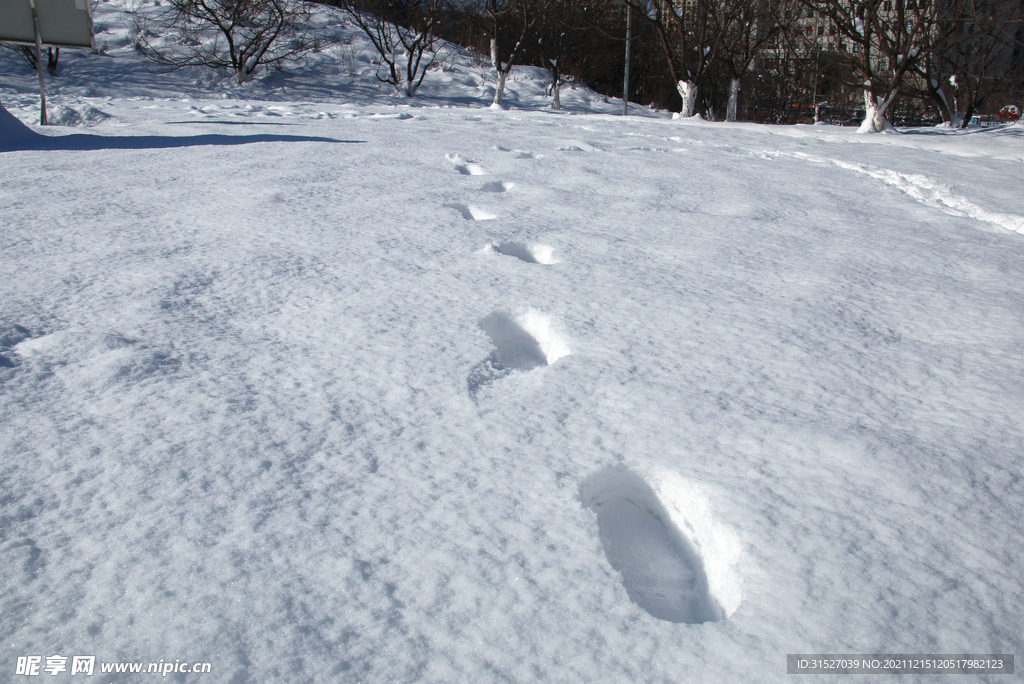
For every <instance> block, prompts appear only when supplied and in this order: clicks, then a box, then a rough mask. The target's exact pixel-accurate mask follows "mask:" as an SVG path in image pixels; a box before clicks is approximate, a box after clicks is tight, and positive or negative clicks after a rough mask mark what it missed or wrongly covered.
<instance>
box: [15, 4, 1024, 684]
mask: <svg viewBox="0 0 1024 684" xmlns="http://www.w3.org/2000/svg"><path fill="white" fill-rule="evenodd" d="M325 16H327V17H328V18H329V17H330V16H331V15H329V14H328V15H325ZM325 21H326V19H325ZM97 22H98V27H99V29H98V30H99V33H98V36H99V39H100V42H101V43H102V42H108V43H109V45H108V49H107V50H106V51H104V53H103V54H99V55H92V54H89V53H87V52H77V53H74V52H72V51H66V54H65V52H62V54H61V63H62V69H63V71H62V73H61V75H60V76H59V77H57V78H55V79H48V81H47V88H48V95H49V98H50V105H51V114H52V115H55V116H54V118H55V119H56V120H57V121H58V123H60V124H62V125H59V126H51V127H47V128H45V129H42V128H40V127H37V126H33V127H32V128H31V130H30V129H29V128H27V127H25V126H24V125H23V123H22V122H26V123H29V124H31V123H33V122H34V121H35V120H36V118H37V117H38V110H37V107H38V95H37V93H36V87H37V82H36V81H35V78H36V77H35V75H34V74H33V73H32V72H30V71H28V70H27V68H25V67H24V65H23V64H22V63H21V62H19V61H18V58H17V57H16V56H15V55H14V54H13V53H9V52H6V51H4V53H3V54H0V66H2V74H3V75H2V76H0V101H2V103H3V105H4V107H6V109H7V110H8V111H9V112H11V114H10V115H8V116H6V117H4V118H2V119H0V165H2V169H3V179H2V185H0V212H2V214H0V219H2V220H0V226H2V227H0V236H2V238H3V258H2V259H0V416H2V419H0V483H2V484H0V550H2V553H0V567H2V572H0V575H2V577H3V578H4V581H3V582H2V583H0V637H2V643H3V648H4V653H5V655H4V658H3V659H2V661H0V680H3V681H7V680H8V679H14V678H15V675H14V671H15V670H14V668H15V660H16V658H17V657H18V656H24V655H41V656H50V655H54V654H62V655H65V656H72V655H95V656H96V657H97V660H98V661H145V662H149V661H157V660H159V659H164V660H168V659H169V660H171V661H173V660H174V659H181V660H188V661H202V662H209V663H211V664H212V671H211V673H210V674H208V675H203V676H199V675H189V676H184V675H179V676H178V679H176V681H190V682H192V681H195V682H199V681H203V682H236V683H237V682H253V683H256V682H260V683H264V682H310V681H317V682H466V683H474V684H476V683H484V682H508V681H514V682H545V683H549V682H551V683H554V682H567V683H568V682H572V683H578V682H609V683H612V682H615V683H621V682H688V681H705V682H716V683H718V682H757V683H760V682H782V681H788V680H789V679H791V678H792V677H793V675H788V676H787V675H786V654H787V653H922V654H948V653H979V654H984V653H1016V654H1017V655H1020V654H1022V653H1024V648H1022V646H1024V636H1022V635H1024V610H1022V609H1021V606H1022V605H1024V579H1022V578H1024V572H1022V570H1021V569H1022V568H1024V554H1022V544H1021V539H1022V532H1024V524H1022V514H1021V511H1024V486H1022V461H1021V455H1022V449H1024V419H1022V416H1024V234H1022V232H1024V197H1022V195H1021V187H1022V186H1021V177H1022V171H1024V126H1019V125H1014V126H1010V125H1008V126H1001V127H994V128H990V129H984V130H982V129H968V130H963V131H960V130H950V129H919V130H903V131H902V132H900V133H898V134H891V135H871V136H867V135H858V134H857V133H856V129H855V128H836V127H829V126H796V127H771V126H756V125H751V124H724V123H714V122H707V121H701V120H680V119H677V120H673V119H672V118H671V116H670V114H669V113H667V112H657V111H649V110H646V109H643V108H640V107H636V110H635V115H634V116H629V117H621V116H616V115H615V112H618V111H621V102H619V103H616V101H615V100H614V99H610V100H608V99H606V98H604V97H603V96H599V95H595V94H594V93H592V92H590V91H587V90H586V89H584V88H574V89H573V88H566V89H565V90H564V91H563V93H562V96H561V99H562V103H563V105H565V107H566V109H565V110H564V111H561V112H552V111H550V110H549V109H548V105H549V104H550V98H546V97H545V96H544V87H545V78H546V75H545V74H544V72H543V71H541V70H534V69H518V68H517V69H516V70H514V71H513V76H512V80H511V82H510V83H509V92H508V93H507V94H506V99H505V103H506V104H505V108H504V109H492V108H490V107H489V105H490V102H491V96H492V95H493V75H492V74H490V73H489V72H488V70H487V68H486V64H484V66H474V60H473V58H472V56H471V55H469V54H468V53H465V52H458V53H454V54H453V56H452V58H451V59H450V60H449V61H448V63H447V66H446V67H445V68H444V69H438V70H436V71H434V72H431V73H430V74H429V75H428V77H427V79H426V81H424V86H423V89H422V91H421V95H420V96H419V97H417V98H413V99H408V100H401V99H396V98H395V97H393V96H392V95H391V94H390V92H389V90H388V88H387V87H386V86H384V85H382V84H379V83H377V82H376V80H375V79H374V78H373V75H372V73H373V68H372V66H371V65H369V63H368V59H369V57H368V54H369V53H367V52H366V51H365V45H364V43H362V42H360V41H359V40H355V41H353V43H352V44H351V45H350V46H348V47H347V48H346V49H347V50H348V52H343V51H342V48H340V47H339V48H338V49H336V50H329V51H328V52H326V53H324V54H321V55H315V56H314V58H313V59H311V61H310V62H309V63H308V64H307V65H305V66H303V67H301V68H297V69H296V70H295V71H294V72H292V73H288V74H277V75H276V76H275V77H274V78H273V79H270V78H268V77H267V76H266V75H263V76H261V77H260V78H259V79H257V80H256V81H255V82H254V83H251V84H248V85H246V86H237V85H233V84H232V83H231V80H230V74H224V75H214V76H213V77H211V75H209V74H206V73H204V72H202V71H198V70H196V71H182V72H177V73H175V74H170V75H159V74H152V73H150V72H149V71H147V65H146V64H145V63H144V62H142V61H140V59H141V58H140V57H138V55H137V54H136V53H135V52H134V51H132V50H131V48H130V45H129V44H128V42H127V38H126V36H127V28H125V27H124V24H123V23H121V22H123V15H122V14H120V13H119V12H118V11H117V10H116V8H114V7H113V6H112V5H108V4H101V5H100V8H99V9H98V10H97ZM339 30H341V29H340V27H339ZM352 46H355V47H352ZM346 55H347V58H348V59H349V60H351V59H352V58H353V56H354V59H355V63H356V67H355V68H353V69H350V70H346V69H341V68H339V67H338V65H339V64H341V59H342V57H344V56H346ZM488 92H490V93H491V95H488ZM3 114H4V113H3V111H2V110H0V116H2V115H3ZM142 677H143V678H145V675H143V676H142ZM152 677H153V675H149V678H152ZM172 678H173V677H172ZM42 679H46V680H50V679H51V677H49V676H47V675H43V676H42ZM52 679H53V681H58V677H52ZM78 679H82V677H81V676H76V677H74V678H73V677H71V676H69V675H67V673H65V674H64V675H61V678H60V681H65V680H71V681H78ZM86 679H88V678H86ZM95 679H96V681H136V679H116V678H115V679H103V678H101V677H100V675H99V674H97V675H95ZM896 679H897V678H896V677H885V676H876V677H875V678H874V679H872V681H895V680H896ZM969 679H971V681H992V682H1004V681H1009V679H1007V677H1006V676H998V675H992V676H989V677H987V678H986V677H969ZM819 680H827V681H840V680H842V681H848V680H849V678H848V677H847V678H842V677H835V678H834V679H829V678H827V677H825V678H822V677H820V676H819V677H818V678H817V679H815V681H819ZM138 681H142V679H138ZM899 681H901V682H902V681H928V682H933V681H949V682H954V681H956V682H963V681H966V680H964V679H963V678H962V677H953V676H949V677H945V678H944V677H942V676H928V677H927V678H915V677H914V676H908V677H902V678H899Z"/></svg>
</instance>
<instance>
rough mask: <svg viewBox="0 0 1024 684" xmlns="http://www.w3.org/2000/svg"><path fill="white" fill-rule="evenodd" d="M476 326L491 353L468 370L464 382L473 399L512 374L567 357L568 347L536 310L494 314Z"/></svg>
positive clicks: (497, 312) (541, 366)
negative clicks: (492, 347)
mask: <svg viewBox="0 0 1024 684" xmlns="http://www.w3.org/2000/svg"><path fill="white" fill-rule="evenodd" d="M479 325H480V329H481V330H483V331H484V332H485V333H487V336H488V337H489V338H490V339H491V344H493V345H494V351H493V352H491V354H490V356H488V357H487V358H486V359H484V360H483V361H481V362H480V363H478V364H476V365H475V366H473V368H472V369H471V370H470V371H469V377H468V378H467V379H466V383H467V385H468V387H469V396H470V397H472V398H473V399H476V395H477V393H479V392H480V390H481V389H483V388H484V387H486V386H488V385H490V384H492V383H493V382H495V381H496V380H500V379H502V378H504V377H506V376H507V375H509V374H510V373H512V372H514V371H531V370H534V369H536V368H543V367H544V366H547V365H549V364H551V363H554V362H555V361H557V360H558V359H560V358H562V357H563V356H566V355H568V354H569V347H568V345H567V344H565V342H564V341H563V340H562V339H561V338H560V337H558V336H557V335H554V334H553V333H552V331H551V328H550V324H549V322H548V319H547V317H545V316H544V315H542V314H540V313H538V312H536V311H532V310H530V311H527V312H526V313H524V314H523V315H521V316H519V317H517V318H512V317H511V316H509V315H508V314H505V313H502V312H500V311H495V312H493V313H491V314H489V315H487V316H485V317H484V318H483V319H481V321H480V323H479Z"/></svg>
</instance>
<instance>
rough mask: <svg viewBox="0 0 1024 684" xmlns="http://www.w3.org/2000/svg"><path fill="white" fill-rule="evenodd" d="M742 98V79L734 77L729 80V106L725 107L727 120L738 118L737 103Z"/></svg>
mask: <svg viewBox="0 0 1024 684" xmlns="http://www.w3.org/2000/svg"><path fill="white" fill-rule="evenodd" d="M739 99H740V79H738V78H734V79H732V80H731V81H729V106H728V107H726V108H725V120H726V121H735V120H736V105H737V104H738V103H739Z"/></svg>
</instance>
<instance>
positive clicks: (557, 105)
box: [549, 60, 562, 109]
mask: <svg viewBox="0 0 1024 684" xmlns="http://www.w3.org/2000/svg"><path fill="white" fill-rule="evenodd" d="M549 61H550V62H551V63H552V68H551V108H552V109H561V108H562V99H561V97H559V92H558V91H559V89H560V87H561V84H560V81H561V80H562V79H561V76H560V75H559V73H558V64H557V63H555V61H554V60H549Z"/></svg>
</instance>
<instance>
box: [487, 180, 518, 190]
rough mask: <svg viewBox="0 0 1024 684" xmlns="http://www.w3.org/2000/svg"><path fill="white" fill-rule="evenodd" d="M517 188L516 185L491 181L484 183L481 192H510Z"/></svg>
mask: <svg viewBox="0 0 1024 684" xmlns="http://www.w3.org/2000/svg"><path fill="white" fill-rule="evenodd" d="M514 187H515V183H506V182H505V181H490V182H489V183H484V184H483V186H481V188H480V190H481V191H482V192H508V191H509V190H511V189H512V188H514Z"/></svg>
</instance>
